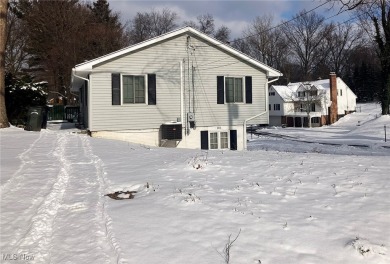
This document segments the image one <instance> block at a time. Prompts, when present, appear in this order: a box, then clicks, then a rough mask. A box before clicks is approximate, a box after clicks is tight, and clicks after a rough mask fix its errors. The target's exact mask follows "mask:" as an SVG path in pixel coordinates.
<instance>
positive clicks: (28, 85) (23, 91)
mask: <svg viewBox="0 0 390 264" xmlns="http://www.w3.org/2000/svg"><path fill="white" fill-rule="evenodd" d="M5 85H6V86H5V105H6V108H7V116H8V120H9V121H10V122H11V124H13V125H15V126H16V125H24V124H25V122H26V121H27V111H28V108H29V107H30V106H44V105H46V98H47V92H46V90H47V83H46V82H38V83H34V82H33V81H32V80H31V78H30V77H28V76H25V77H22V78H18V77H14V76H12V75H10V74H7V75H6V80H5Z"/></svg>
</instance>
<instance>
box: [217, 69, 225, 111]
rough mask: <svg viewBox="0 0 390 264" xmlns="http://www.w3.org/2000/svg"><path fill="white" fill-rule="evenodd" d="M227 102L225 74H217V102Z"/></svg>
mask: <svg viewBox="0 0 390 264" xmlns="http://www.w3.org/2000/svg"><path fill="white" fill-rule="evenodd" d="M224 103H225V84H224V78H223V76H217V104H224Z"/></svg>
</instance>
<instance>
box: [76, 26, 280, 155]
mask: <svg viewBox="0 0 390 264" xmlns="http://www.w3.org/2000/svg"><path fill="white" fill-rule="evenodd" d="M281 75H282V74H281V73H280V72H279V71H277V70H275V69H273V68H271V67H269V66H267V65H265V64H263V63H261V62H259V61H256V60H254V59H252V58H250V57H248V56H247V55H245V54H243V53H241V52H239V51H237V50H235V49H233V48H232V47H230V46H228V45H226V44H223V43H221V42H219V41H217V40H216V39H214V38H212V37H210V36H207V35H205V34H203V33H201V32H199V31H197V30H195V29H193V28H190V27H185V28H181V29H177V30H175V31H172V32H169V33H167V34H164V35H161V36H159V37H156V38H153V39H150V40H147V41H144V42H142V43H139V44H136V45H134V46H130V47H127V48H124V49H122V50H119V51H116V52H113V53H110V54H108V55H105V56H102V57H99V58H96V59H93V60H90V61H87V62H84V63H81V64H78V65H76V66H75V67H74V68H73V69H72V90H73V91H78V92H79V94H80V104H81V106H80V108H81V109H80V111H81V119H82V120H83V123H84V126H85V128H86V129H88V130H89V131H90V134H91V135H92V136H94V137H104V138H111V139H119V140H125V141H129V142H134V143H139V144H145V145H151V146H164V147H180V148H194V149H197V148H198V149H199V148H201V149H233V150H242V149H245V148H246V125H247V124H248V125H250V124H268V122H269V121H268V117H269V115H268V107H267V106H268V84H269V83H271V82H273V81H276V80H277V79H278V78H279V76H281Z"/></svg>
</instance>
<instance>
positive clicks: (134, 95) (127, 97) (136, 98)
mask: <svg viewBox="0 0 390 264" xmlns="http://www.w3.org/2000/svg"><path fill="white" fill-rule="evenodd" d="M122 94H123V104H144V103H146V82H145V76H144V75H122Z"/></svg>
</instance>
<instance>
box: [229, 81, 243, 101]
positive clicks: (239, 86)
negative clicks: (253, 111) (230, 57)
mask: <svg viewBox="0 0 390 264" xmlns="http://www.w3.org/2000/svg"><path fill="white" fill-rule="evenodd" d="M225 94H226V103H243V102H244V88H243V79H242V78H234V77H226V78H225Z"/></svg>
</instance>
